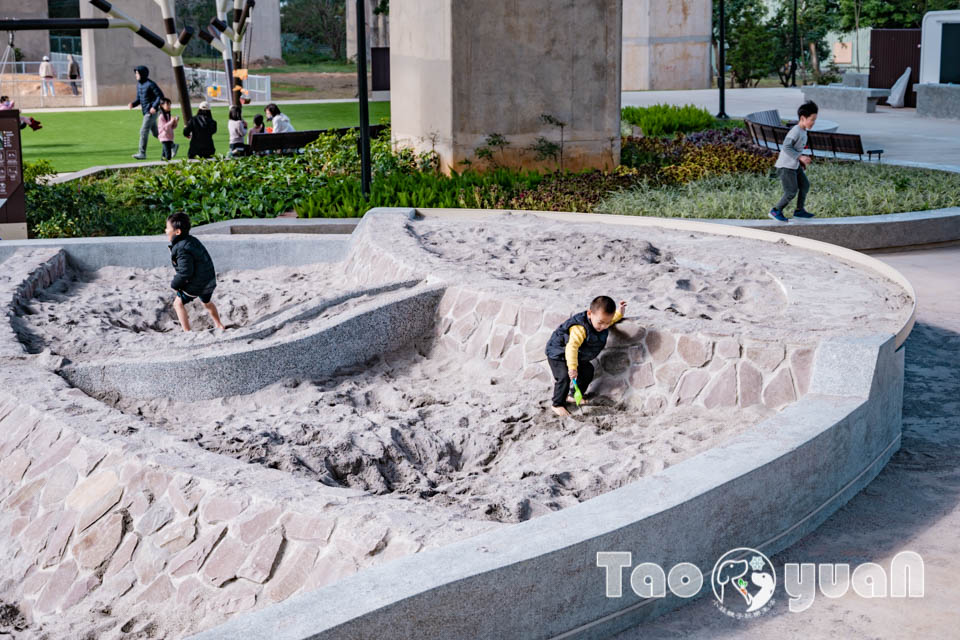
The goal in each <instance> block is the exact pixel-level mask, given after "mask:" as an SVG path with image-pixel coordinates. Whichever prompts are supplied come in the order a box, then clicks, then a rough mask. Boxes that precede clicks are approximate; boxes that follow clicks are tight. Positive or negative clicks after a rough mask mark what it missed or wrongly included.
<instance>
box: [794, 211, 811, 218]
mask: <svg viewBox="0 0 960 640" xmlns="http://www.w3.org/2000/svg"><path fill="white" fill-rule="evenodd" d="M793 217H794V218H812V217H813V214H812V213H810V212H809V211H807V210H806V209H797V210H796V211H794V212H793Z"/></svg>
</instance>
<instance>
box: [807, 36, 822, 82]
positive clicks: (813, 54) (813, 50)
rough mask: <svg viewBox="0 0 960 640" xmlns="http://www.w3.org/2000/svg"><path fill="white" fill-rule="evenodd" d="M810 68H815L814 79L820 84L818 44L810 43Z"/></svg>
mask: <svg viewBox="0 0 960 640" xmlns="http://www.w3.org/2000/svg"><path fill="white" fill-rule="evenodd" d="M809 45H810V66H811V67H813V79H814V81H815V82H820V59H819V58H817V43H816V42H814V41H813V40H811V41H810V43H809Z"/></svg>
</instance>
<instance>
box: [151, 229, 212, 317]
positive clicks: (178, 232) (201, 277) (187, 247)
mask: <svg viewBox="0 0 960 640" xmlns="http://www.w3.org/2000/svg"><path fill="white" fill-rule="evenodd" d="M165 232H166V234H167V240H169V241H170V260H171V261H172V262H173V266H174V268H175V269H176V270H177V273H176V275H174V276H173V281H172V282H171V283H170V286H171V287H172V288H173V289H175V290H176V292H177V297H176V298H174V300H173V308H174V310H176V312H177V318H178V319H179V320H180V326H182V327H183V330H184V331H190V318H189V317H188V316H187V309H186V307H185V306H184V305H185V304H189V303H191V302H193V301H194V300H195V299H197V298H200V302H202V303H203V306H204V307H206V308H207V311H208V312H209V313H210V317H211V318H212V319H213V324H214V325H216V327H217V329H223V328H224V327H223V323H222V322H220V314H219V313H218V312H217V305H215V304H213V302H211V301H210V299H211V297H213V290H214V289H216V287H217V272H216V270H214V268H213V260H212V259H211V258H210V254H209V253H207V250H206V248H205V247H204V246H203V245H202V244H201V243H200V241H199V240H197V239H196V237H194V236H191V235H190V216H188V215H187V214H185V213H179V212H178V213H174V214H173V215H171V216H169V217H168V218H167V228H166V229H165Z"/></svg>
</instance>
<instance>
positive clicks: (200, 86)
mask: <svg viewBox="0 0 960 640" xmlns="http://www.w3.org/2000/svg"><path fill="white" fill-rule="evenodd" d="M184 71H185V72H186V75H187V86H189V87H190V93H192V94H196V95H202V96H203V99H204V100H213V101H217V102H229V101H230V88H231V87H230V85H229V84H228V83H227V74H226V72H224V71H217V70H216V69H195V68H193V67H186V68H185V69H184ZM270 96H271V94H270V76H254V75H248V76H247V77H246V79H244V81H243V97H245V98H250V100H251V101H256V102H271V101H272V99H271V97H270Z"/></svg>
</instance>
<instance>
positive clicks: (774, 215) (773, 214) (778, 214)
mask: <svg viewBox="0 0 960 640" xmlns="http://www.w3.org/2000/svg"><path fill="white" fill-rule="evenodd" d="M767 215H768V216H770V217H771V218H773V219H774V220H776V221H777V222H789V220H787V219H786V218H784V217H783V213H782V212H780V211H777V210H776V209H770V213H768V214H767Z"/></svg>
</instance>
